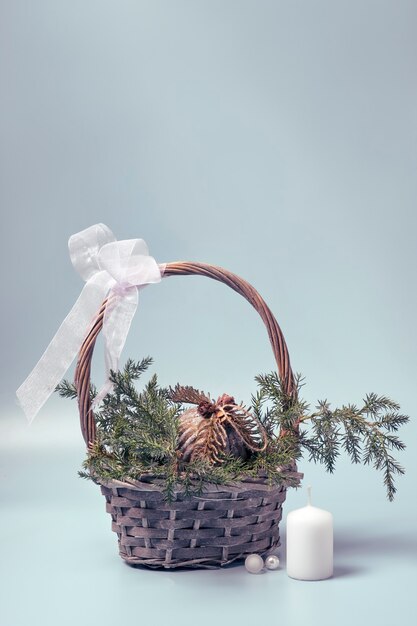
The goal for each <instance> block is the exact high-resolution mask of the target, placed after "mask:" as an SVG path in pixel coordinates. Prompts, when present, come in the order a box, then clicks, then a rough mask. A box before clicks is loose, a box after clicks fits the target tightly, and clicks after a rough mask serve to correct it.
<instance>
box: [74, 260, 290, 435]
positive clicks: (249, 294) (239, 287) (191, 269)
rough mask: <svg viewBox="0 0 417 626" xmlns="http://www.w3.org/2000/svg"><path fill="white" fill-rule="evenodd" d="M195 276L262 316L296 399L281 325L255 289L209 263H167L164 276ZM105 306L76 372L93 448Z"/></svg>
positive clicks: (85, 427)
mask: <svg viewBox="0 0 417 626" xmlns="http://www.w3.org/2000/svg"><path fill="white" fill-rule="evenodd" d="M192 275H198V276H206V277H207V278H212V279H214V280H218V281H219V282H222V283H224V284H225V285H227V286H228V287H230V288H231V289H233V290H234V291H236V292H237V293H239V294H240V295H241V296H243V297H244V298H246V300H247V301H248V302H249V303H250V304H251V305H252V306H253V308H254V309H255V310H256V311H257V312H258V313H259V315H260V316H261V318H262V320H263V322H264V324H265V326H266V329H267V331H268V336H269V340H270V342H271V346H272V350H273V353H274V357H275V360H276V363H277V367H278V374H279V377H280V380H281V381H282V383H283V387H284V390H285V392H286V393H287V394H288V396H289V397H290V398H294V399H295V397H296V393H297V391H296V386H295V383H294V375H293V372H292V369H291V365H290V357H289V354H288V348H287V344H286V343H285V339H284V335H283V334H282V331H281V328H280V327H279V324H278V322H277V320H276V319H275V317H274V315H273V314H272V312H271V310H270V308H269V307H268V306H267V304H266V303H265V301H264V300H263V299H262V298H261V296H260V295H259V293H258V292H257V291H256V289H255V288H254V287H252V285H250V284H249V283H248V282H247V281H246V280H243V278H240V277H239V276H237V275H236V274H233V273H232V272H229V271H228V270H225V269H223V268H221V267H217V266H215V265H209V264H207V263H194V262H188V261H182V262H176V263H167V264H166V266H165V270H164V273H163V277H164V278H167V277H169V276H192ZM106 305H107V299H106V300H105V301H104V302H103V303H102V305H101V307H100V310H99V311H98V313H97V316H96V318H95V320H94V323H93V326H92V328H91V330H90V332H89V333H88V335H87V337H86V338H85V340H84V342H83V344H82V346H81V349H80V352H79V354H78V362H77V367H76V370H75V384H76V387H77V391H78V408H79V412H80V422H81V432H82V434H83V437H84V440H85V442H86V444H87V446H90V445H91V444H92V443H93V442H94V441H95V438H96V424H95V420H94V413H93V411H92V409H91V400H90V373H91V360H92V356H93V351H94V345H95V342H96V339H97V337H98V335H99V333H100V330H101V329H102V326H103V318H104V312H105V309H106Z"/></svg>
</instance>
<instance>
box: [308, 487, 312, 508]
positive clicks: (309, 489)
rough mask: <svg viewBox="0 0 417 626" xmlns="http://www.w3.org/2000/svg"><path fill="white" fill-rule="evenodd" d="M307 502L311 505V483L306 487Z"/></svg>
mask: <svg viewBox="0 0 417 626" xmlns="http://www.w3.org/2000/svg"><path fill="white" fill-rule="evenodd" d="M307 504H308V506H311V485H309V486H308V487H307Z"/></svg>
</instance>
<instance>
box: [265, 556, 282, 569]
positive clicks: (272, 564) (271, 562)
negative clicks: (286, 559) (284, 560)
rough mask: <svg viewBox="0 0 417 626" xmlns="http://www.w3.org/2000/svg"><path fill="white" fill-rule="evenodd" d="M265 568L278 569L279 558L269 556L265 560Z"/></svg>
mask: <svg viewBox="0 0 417 626" xmlns="http://www.w3.org/2000/svg"><path fill="white" fill-rule="evenodd" d="M265 567H266V568H267V569H278V568H279V558H278V557H277V556H275V554H270V555H269V556H267V557H266V559H265Z"/></svg>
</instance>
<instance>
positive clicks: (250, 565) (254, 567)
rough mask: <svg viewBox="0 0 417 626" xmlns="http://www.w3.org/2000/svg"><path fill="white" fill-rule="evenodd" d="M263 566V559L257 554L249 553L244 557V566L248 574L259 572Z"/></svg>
mask: <svg viewBox="0 0 417 626" xmlns="http://www.w3.org/2000/svg"><path fill="white" fill-rule="evenodd" d="M263 566H264V560H263V558H262V557H261V556H259V554H250V555H249V556H247V557H246V559H245V567H246V569H247V571H248V572H249V573H250V574H259V572H260V571H262V569H263Z"/></svg>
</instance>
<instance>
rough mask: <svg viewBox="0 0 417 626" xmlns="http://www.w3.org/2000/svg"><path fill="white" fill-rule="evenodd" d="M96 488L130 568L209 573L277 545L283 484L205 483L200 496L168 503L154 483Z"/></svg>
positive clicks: (255, 481) (260, 481) (178, 497)
mask: <svg viewBox="0 0 417 626" xmlns="http://www.w3.org/2000/svg"><path fill="white" fill-rule="evenodd" d="M292 475H293V477H294V475H296V476H298V477H301V476H302V475H301V474H296V473H295V472H294V473H293V474H292ZM100 485H101V492H102V493H103V495H104V496H105V498H106V510H107V512H108V513H110V515H111V518H112V530H114V532H115V533H117V537H118V542H119V553H120V556H121V557H122V559H124V560H125V561H126V562H127V563H129V564H130V565H145V566H147V567H154V568H167V569H170V568H176V567H206V568H212V567H219V566H223V565H227V564H228V563H232V562H233V561H236V560H239V559H244V558H246V556H247V555H248V554H253V553H254V552H256V553H258V554H262V555H266V554H268V553H269V552H272V551H273V550H275V549H276V548H277V547H278V546H279V545H280V536H279V522H280V521H281V518H282V505H283V503H284V501H285V496H286V486H285V485H284V484H280V485H269V484H268V481H267V479H253V478H251V479H247V480H244V481H241V482H236V483H234V484H233V485H211V484H210V485H208V484H206V485H205V490H204V493H203V494H202V495H201V496H192V497H191V498H189V497H188V498H185V497H184V495H183V494H182V493H181V492H177V493H176V494H175V500H174V501H172V502H169V503H168V502H166V501H164V498H163V494H162V491H161V489H160V488H159V487H158V486H157V485H155V484H154V483H147V482H135V483H134V484H133V483H132V484H131V483H124V482H119V481H111V482H102V481H100Z"/></svg>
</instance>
